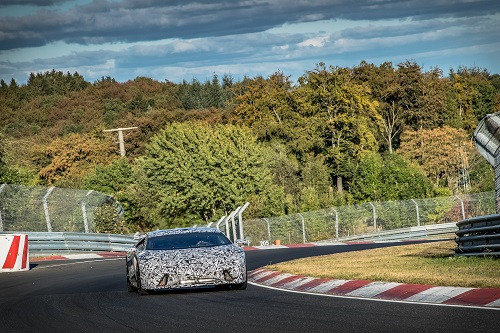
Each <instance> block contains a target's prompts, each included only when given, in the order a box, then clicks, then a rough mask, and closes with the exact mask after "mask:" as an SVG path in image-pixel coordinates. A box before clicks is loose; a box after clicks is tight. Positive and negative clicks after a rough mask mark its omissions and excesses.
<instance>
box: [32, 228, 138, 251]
mask: <svg viewBox="0 0 500 333" xmlns="http://www.w3.org/2000/svg"><path fill="white" fill-rule="evenodd" d="M27 234H28V237H29V250H30V251H32V252H45V253H50V252H53V253H58V252H71V251H125V250H126V249H127V248H130V247H132V246H133V245H134V244H135V243H136V242H137V241H135V240H134V237H133V236H126V235H113V234H95V233H78V232H28V233H27Z"/></svg>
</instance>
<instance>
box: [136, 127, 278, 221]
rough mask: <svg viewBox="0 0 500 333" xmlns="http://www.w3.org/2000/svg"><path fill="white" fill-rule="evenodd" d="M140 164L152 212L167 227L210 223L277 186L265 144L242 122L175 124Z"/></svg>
mask: <svg viewBox="0 0 500 333" xmlns="http://www.w3.org/2000/svg"><path fill="white" fill-rule="evenodd" d="M138 167H139V171H140V173H142V176H139V177H136V179H138V180H139V181H142V183H139V184H138V194H140V193H141V192H142V195H145V196H149V198H150V201H151V203H152V205H151V204H150V205H148V207H150V210H151V213H150V214H149V215H150V216H151V217H152V218H153V219H155V220H156V223H157V224H159V225H161V226H176V225H188V224H190V223H195V222H196V223H199V222H200V220H202V221H204V222H208V221H210V220H211V219H215V218H217V217H218V216H221V215H223V214H227V213H229V212H230V211H232V210H233V209H234V208H235V207H236V206H237V205H239V204H241V203H242V202H245V201H247V200H248V199H249V198H250V196H252V195H259V196H260V195H262V196H264V197H267V196H266V194H269V192H271V193H274V195H276V194H275V193H276V190H277V189H274V188H273V187H272V186H271V185H272V179H271V173H270V171H269V169H268V168H267V166H266V157H265V155H264V154H263V148H262V147H261V146H260V145H259V144H258V143H257V142H256V138H255V137H254V136H253V135H252V134H251V132H250V131H249V130H248V129H245V128H240V127H236V126H221V125H218V126H214V127H211V126H208V125H203V124H200V123H182V124H181V123H174V124H171V125H169V126H167V127H166V128H165V129H164V130H163V131H161V132H160V133H159V134H157V135H155V136H154V137H153V138H152V140H151V142H150V144H149V145H148V147H147V150H146V154H145V155H144V156H143V157H142V158H140V159H139V160H138ZM262 210H263V211H264V210H265V209H264V208H263V209H262Z"/></svg>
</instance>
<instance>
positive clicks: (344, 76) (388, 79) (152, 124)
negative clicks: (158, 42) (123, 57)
mask: <svg viewBox="0 0 500 333" xmlns="http://www.w3.org/2000/svg"><path fill="white" fill-rule="evenodd" d="M498 111H500V75H498V74H490V73H489V72H488V71H486V70H484V69H481V68H477V67H460V68H458V69H451V70H450V71H449V72H448V73H446V75H445V74H444V73H443V71H442V70H441V69H439V68H432V69H430V70H427V71H424V70H423V68H422V67H421V66H420V65H419V64H417V63H415V62H412V61H406V62H403V63H399V64H397V65H393V64H392V63H390V62H386V63H383V64H381V65H374V64H370V63H367V62H365V61H363V62H361V63H360V64H359V65H357V66H353V67H352V68H347V67H337V66H327V65H326V64H324V63H319V64H317V65H316V66H315V68H313V69H311V70H305V71H304V74H303V75H302V76H301V77H300V78H298V80H297V81H296V82H293V81H292V80H291V78H290V76H288V75H286V73H283V72H281V71H277V72H275V73H274V74H272V75H270V76H269V77H253V78H249V77H244V78H243V79H241V80H234V79H233V78H232V77H231V76H230V75H225V76H223V77H218V76H217V75H214V76H213V77H212V78H210V79H207V80H206V81H205V82H200V81H198V80H196V79H193V80H191V81H183V82H181V83H174V82H171V81H169V80H165V81H162V82H160V81H156V80H153V79H150V78H147V77H137V78H135V79H134V80H130V81H127V82H117V81H116V80H115V79H113V78H111V77H102V78H101V79H99V80H97V81H95V82H92V83H91V82H87V81H86V80H85V79H84V77H83V76H81V75H80V74H78V73H63V72H60V71H56V70H52V71H48V72H45V73H31V74H30V75H29V77H28V79H27V82H26V83H25V84H18V83H17V82H16V81H15V80H14V79H12V80H11V81H10V82H5V81H3V80H2V81H1V82H0V115H1V117H0V184H1V183H8V184H21V185H30V186H34V185H41V186H58V187H66V188H75V189H93V190H96V191H100V192H103V193H106V194H109V195H112V196H113V197H114V198H116V199H117V200H118V201H119V202H120V203H121V205H122V206H123V208H124V211H125V214H124V216H123V219H124V223H122V224H120V225H122V226H123V228H126V230H127V231H137V230H150V229H153V228H170V227H177V226H190V225H193V224H199V223H207V222H209V221H214V220H217V219H218V218H219V217H220V216H222V215H225V214H226V213H228V212H230V211H232V210H233V209H234V208H235V207H236V206H238V205H241V204H242V203H244V202H246V201H249V202H251V206H250V207H249V208H248V210H247V211H246V212H245V215H246V216H248V217H268V216H279V215H283V214H290V213H295V212H305V211H311V210H316V209H321V208H326V207H332V206H335V205H344V204H352V203H362V202H367V201H387V200H404V199H410V198H431V197H438V196H446V195H453V194H459V193H460V194H463V193H477V192H483V191H489V190H492V189H493V187H494V184H493V170H492V168H491V167H490V166H489V164H488V163H487V162H486V161H485V160H484V159H483V158H482V157H481V156H479V154H478V153H477V152H476V150H475V148H474V145H473V141H472V133H473V131H474V129H475V128H476V126H477V124H478V122H479V121H480V120H481V119H482V118H483V117H484V116H485V115H486V114H489V113H493V112H498ZM120 127H121V128H124V127H137V129H133V130H129V131H125V132H124V137H125V149H126V156H125V157H121V156H120V152H119V149H118V144H117V135H116V132H111V133H110V132H103V130H106V129H114V128H120Z"/></svg>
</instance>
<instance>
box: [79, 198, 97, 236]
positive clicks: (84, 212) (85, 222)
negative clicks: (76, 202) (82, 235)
mask: <svg viewBox="0 0 500 333" xmlns="http://www.w3.org/2000/svg"><path fill="white" fill-rule="evenodd" d="M92 192H94V191H93V190H90V191H88V192H87V194H85V197H84V198H83V200H82V215H83V226H84V228H85V232H86V233H89V220H88V219H87V202H86V199H87V197H88V196H89V195H90V194H91V193H92Z"/></svg>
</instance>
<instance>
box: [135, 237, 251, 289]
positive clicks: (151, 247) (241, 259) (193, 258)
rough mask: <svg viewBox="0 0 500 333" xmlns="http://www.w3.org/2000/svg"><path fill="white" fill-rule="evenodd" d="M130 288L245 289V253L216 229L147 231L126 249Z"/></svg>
mask: <svg viewBox="0 0 500 333" xmlns="http://www.w3.org/2000/svg"><path fill="white" fill-rule="evenodd" d="M126 261H127V287H128V291H130V292H133V291H137V292H138V293H139V294H140V295H144V294H147V293H148V292H149V291H153V290H164V289H175V288H189V287H200V286H216V287H222V288H228V289H246V286H247V270H246V259H245V252H244V251H243V249H242V248H241V247H239V246H236V245H234V244H233V243H232V242H231V241H230V240H229V239H227V237H226V236H225V235H224V234H223V233H222V232H220V231H219V230H217V229H214V228H177V229H169V230H157V231H153V232H148V233H146V234H144V235H143V236H142V237H140V239H139V241H138V242H137V243H136V245H135V246H134V247H133V248H131V249H129V250H127V254H126Z"/></svg>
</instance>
